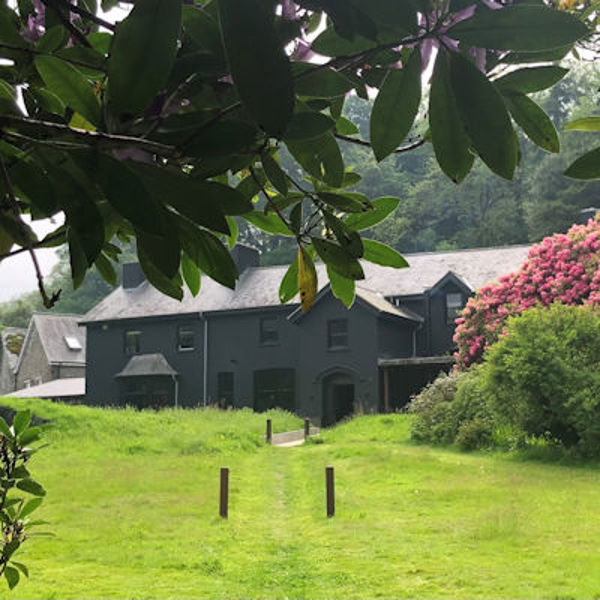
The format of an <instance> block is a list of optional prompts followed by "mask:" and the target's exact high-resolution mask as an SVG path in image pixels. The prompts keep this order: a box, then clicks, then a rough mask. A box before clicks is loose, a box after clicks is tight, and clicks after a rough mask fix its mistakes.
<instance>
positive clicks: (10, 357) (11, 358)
mask: <svg viewBox="0 0 600 600" xmlns="http://www.w3.org/2000/svg"><path fill="white" fill-rule="evenodd" d="M26 333H27V329H22V328H20V327H5V328H4V329H3V330H2V331H0V340H1V342H2V347H3V350H4V353H5V356H6V359H7V361H8V366H9V367H10V370H11V371H14V369H15V367H16V366H17V361H18V360H19V354H18V353H16V354H15V353H13V352H11V351H10V350H9V348H8V346H7V338H8V337H9V336H12V335H22V336H23V337H25V334H26Z"/></svg>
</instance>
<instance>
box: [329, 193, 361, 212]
mask: <svg viewBox="0 0 600 600" xmlns="http://www.w3.org/2000/svg"><path fill="white" fill-rule="evenodd" d="M317 195H318V197H319V199H320V200H322V201H323V202H325V204H328V205H329V206H333V208H337V209H338V210H341V211H344V212H351V213H362V212H365V211H367V210H369V208H370V204H369V202H368V200H367V198H366V197H365V201H364V202H362V201H361V200H359V199H357V198H354V197H352V196H350V195H349V194H348V195H342V194H333V193H331V192H319V193H318V194H317Z"/></svg>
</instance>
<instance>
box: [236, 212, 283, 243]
mask: <svg viewBox="0 0 600 600" xmlns="http://www.w3.org/2000/svg"><path fill="white" fill-rule="evenodd" d="M242 218H244V219H246V221H248V223H252V225H254V226H255V227H258V228H259V229H262V230H263V231H266V232H268V233H273V234H275V235H285V236H289V237H293V235H294V234H293V233H292V232H291V231H290V229H289V228H288V226H287V225H286V224H285V223H284V222H283V221H282V220H281V219H280V218H279V215H277V214H275V213H269V214H265V213H263V212H260V211H254V212H251V213H247V214H245V215H242Z"/></svg>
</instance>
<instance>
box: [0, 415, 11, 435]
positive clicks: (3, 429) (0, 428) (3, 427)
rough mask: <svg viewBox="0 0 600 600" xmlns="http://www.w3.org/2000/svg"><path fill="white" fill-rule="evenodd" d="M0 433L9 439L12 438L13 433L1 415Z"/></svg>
mask: <svg viewBox="0 0 600 600" xmlns="http://www.w3.org/2000/svg"><path fill="white" fill-rule="evenodd" d="M0 435H3V436H4V437H5V438H8V439H9V440H12V438H13V433H12V431H11V430H10V427H9V426H8V423H7V422H6V421H5V420H4V419H3V418H2V417H0Z"/></svg>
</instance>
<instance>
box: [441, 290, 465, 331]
mask: <svg viewBox="0 0 600 600" xmlns="http://www.w3.org/2000/svg"><path fill="white" fill-rule="evenodd" d="M451 296H454V297H458V298H460V301H459V303H458V304H450V297H451ZM444 300H445V304H444V306H445V310H446V325H452V326H454V325H455V324H456V323H455V321H456V319H458V316H459V314H460V311H461V310H462V309H463V308H464V306H465V299H464V295H463V294H462V293H461V292H447V293H446V296H445V299H444Z"/></svg>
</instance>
